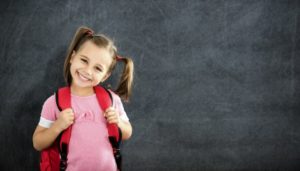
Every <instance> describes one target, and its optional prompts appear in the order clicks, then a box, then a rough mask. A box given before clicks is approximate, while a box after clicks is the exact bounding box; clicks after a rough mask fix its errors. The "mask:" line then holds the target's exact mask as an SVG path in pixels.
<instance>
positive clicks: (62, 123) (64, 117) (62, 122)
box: [55, 108, 75, 131]
mask: <svg viewBox="0 0 300 171" xmlns="http://www.w3.org/2000/svg"><path fill="white" fill-rule="evenodd" d="M74 120H75V117H74V113H73V110H72V109H71V108H68V109H65V110H63V111H61V112H60V113H59V116H58V118H57V120H56V121H55V122H56V124H57V126H58V129H59V130H60V131H63V130H65V129H67V128H68V127H69V126H70V125H72V124H73V123H74Z"/></svg>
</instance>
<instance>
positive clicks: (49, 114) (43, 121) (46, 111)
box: [39, 95, 58, 128]
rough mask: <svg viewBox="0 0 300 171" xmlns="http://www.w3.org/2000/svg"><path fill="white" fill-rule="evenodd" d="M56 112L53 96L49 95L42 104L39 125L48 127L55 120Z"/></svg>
mask: <svg viewBox="0 0 300 171" xmlns="http://www.w3.org/2000/svg"><path fill="white" fill-rule="evenodd" d="M57 112H58V109H57V106H56V102H55V96H54V95H52V96H50V97H49V98H48V99H47V100H46V101H45V102H44V104H43V108H42V111H41V118H40V122H39V125H40V126H42V127H45V128H50V126H51V124H52V123H53V122H54V121H55V120H56V114H57Z"/></svg>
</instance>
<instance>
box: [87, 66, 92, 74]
mask: <svg viewBox="0 0 300 171" xmlns="http://www.w3.org/2000/svg"><path fill="white" fill-rule="evenodd" d="M92 71H93V67H92V66H88V67H86V69H85V72H86V73H87V74H89V76H91V75H92V73H93V72H92Z"/></svg>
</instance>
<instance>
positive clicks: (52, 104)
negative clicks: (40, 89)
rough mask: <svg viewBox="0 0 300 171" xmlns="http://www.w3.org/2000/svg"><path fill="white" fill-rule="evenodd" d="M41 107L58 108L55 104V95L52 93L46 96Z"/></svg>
mask: <svg viewBox="0 0 300 171" xmlns="http://www.w3.org/2000/svg"><path fill="white" fill-rule="evenodd" d="M43 108H48V109H49V108H50V109H54V110H56V109H57V110H58V108H57V105H56V97H55V94H52V95H51V96H50V97H48V98H47V99H46V100H45V102H44V104H43Z"/></svg>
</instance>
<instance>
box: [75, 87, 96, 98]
mask: <svg viewBox="0 0 300 171" xmlns="http://www.w3.org/2000/svg"><path fill="white" fill-rule="evenodd" d="M70 88H71V93H72V94H74V95H76V96H89V95H92V94H94V89H93V87H87V88H82V87H77V86H75V85H71V87H70Z"/></svg>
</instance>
